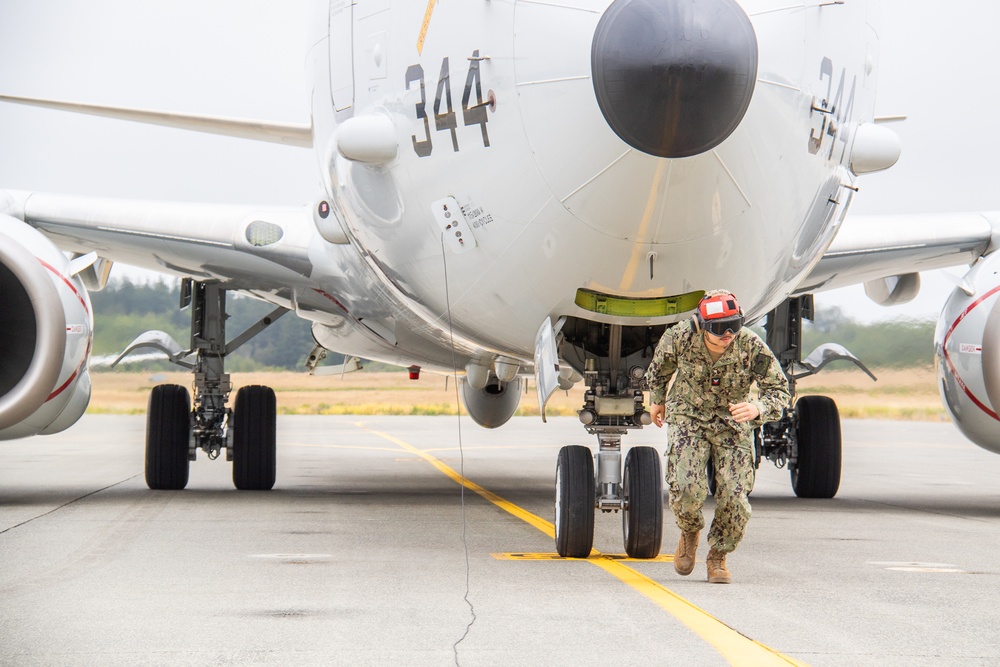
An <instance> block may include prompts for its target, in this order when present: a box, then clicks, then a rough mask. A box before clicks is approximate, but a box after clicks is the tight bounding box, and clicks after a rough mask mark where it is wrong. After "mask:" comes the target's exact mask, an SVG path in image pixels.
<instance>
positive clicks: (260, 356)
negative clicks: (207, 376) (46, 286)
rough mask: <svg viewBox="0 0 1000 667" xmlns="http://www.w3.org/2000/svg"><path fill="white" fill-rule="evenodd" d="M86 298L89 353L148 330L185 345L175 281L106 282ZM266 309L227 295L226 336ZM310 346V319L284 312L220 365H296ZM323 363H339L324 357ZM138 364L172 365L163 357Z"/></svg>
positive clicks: (114, 347)
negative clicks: (89, 309)
mask: <svg viewBox="0 0 1000 667" xmlns="http://www.w3.org/2000/svg"><path fill="white" fill-rule="evenodd" d="M90 299H91V302H92V303H93V306H94V357H104V356H107V355H117V354H118V353H120V352H121V351H122V350H124V349H125V347H126V346H127V345H128V344H129V343H131V342H132V341H133V340H135V337H136V336H138V335H139V334H141V333H144V332H146V331H150V330H152V329H159V330H160V331H165V332H166V333H168V334H170V335H171V336H172V337H173V338H174V340H176V341H177V342H178V343H179V344H180V346H181V347H182V348H184V349H187V348H188V347H190V344H191V309H190V307H188V308H185V309H184V310H181V309H180V281H177V280H173V279H164V280H161V281H159V282H146V283H142V282H139V283H136V282H131V281H129V280H112V281H111V282H109V283H108V285H107V287H105V288H104V289H103V290H101V291H100V292H92V293H91V294H90ZM272 310H274V306H273V305H271V304H269V303H264V302H263V301H259V300H257V299H252V298H249V297H242V296H239V295H234V294H227V295H226V311H227V312H228V314H229V319H228V320H227V321H226V337H227V339H228V340H232V339H233V338H235V337H236V336H237V335H239V334H240V333H242V332H243V331H244V330H245V329H246V328H247V327H249V326H250V325H252V324H254V323H256V322H257V321H258V320H260V319H261V318H262V317H264V316H265V315H267V314H268V313H269V312H271V311H272ZM313 345H314V342H313V338H312V333H311V331H310V323H309V322H307V321H305V320H303V319H300V318H298V317H295V315H293V314H291V313H289V314H286V315H285V316H284V317H281V318H279V319H278V320H277V321H275V322H274V323H273V324H272V325H271V326H269V327H268V328H267V329H265V330H264V331H262V332H261V333H259V334H258V335H256V336H254V337H253V338H252V339H250V340H249V341H248V342H246V343H244V344H243V346H241V347H240V348H238V349H237V350H236V351H234V352H233V354H232V355H231V356H229V357H227V358H226V368H227V370H229V371H233V372H248V371H259V370H285V369H301V368H303V367H304V364H305V360H306V357H307V356H308V355H309V352H310V350H312V347H313ZM324 363H326V364H330V363H334V364H336V363H340V361H339V359H338V358H337V357H335V356H334V355H330V357H329V358H328V359H327V360H326V361H325V362H324ZM142 367H143V368H144V369H156V370H161V369H167V368H174V367H172V366H171V365H170V364H169V362H165V361H164V362H151V363H144V364H143V366H142ZM96 368H99V366H98V367H96Z"/></svg>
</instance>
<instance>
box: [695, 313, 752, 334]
mask: <svg viewBox="0 0 1000 667" xmlns="http://www.w3.org/2000/svg"><path fill="white" fill-rule="evenodd" d="M702 326H704V328H705V330H706V331H708V333H710V334H712V335H713V336H724V335H725V334H726V333H733V334H734V333H736V332H737V331H739V330H740V329H741V328H743V318H740V317H727V318H725V319H718V320H705V322H704V324H703V325H702Z"/></svg>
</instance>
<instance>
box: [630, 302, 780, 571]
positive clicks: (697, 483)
mask: <svg viewBox="0 0 1000 667" xmlns="http://www.w3.org/2000/svg"><path fill="white" fill-rule="evenodd" d="M675 373H676V378H674V383H673V385H672V386H671V387H670V395H669V397H667V396H666V393H667V384H668V383H669V382H670V378H671V377H672V376H674V374H675ZM753 382H756V383H757V388H758V389H759V394H760V396H759V398H758V399H757V400H755V401H752V403H753V404H754V405H755V406H756V407H757V409H758V410H759V411H760V416H758V417H757V418H756V419H754V420H753V421H750V422H745V423H743V424H739V423H737V422H736V421H735V420H734V419H733V417H732V416H731V415H730V413H729V404H730V403H743V402H750V385H751V384H752V383H753ZM646 384H647V386H648V387H649V389H650V397H649V402H650V404H664V403H665V404H666V415H665V422H666V423H667V442H668V443H669V449H668V451H667V487H668V488H669V491H670V507H671V509H673V511H674V516H675V517H676V521H677V526H678V528H680V529H681V530H682V531H685V532H693V531H699V530H701V529H702V528H704V526H705V519H704V517H703V516H702V513H701V509H702V505H704V503H705V498H706V497H707V496H708V479H707V475H706V469H707V467H708V459H709V455H711V457H712V461H713V462H714V465H715V480H716V492H715V501H716V510H715V518H714V519H713V521H712V527H711V529H710V530H709V533H708V543H709V545H711V546H712V547H714V548H715V549H717V550H718V551H722V552H724V553H729V552H731V551H733V550H734V549H736V546H737V545H738V544H739V543H740V540H741V539H743V533H744V532H745V531H746V525H747V522H748V521H749V520H750V501H749V500H748V499H747V494H749V493H750V490H751V489H752V488H753V482H754V467H753V430H754V428H755V427H757V426H760V425H761V424H763V423H764V422H768V421H775V420H777V419H779V418H780V417H781V412H782V409H783V408H785V407H786V406H787V405H788V403H789V399H790V395H789V393H788V380H787V379H786V378H785V375H784V373H783V372H782V371H781V365H780V364H779V363H778V360H777V359H775V357H774V355H773V354H772V353H771V350H770V349H769V348H768V347H767V345H766V344H765V343H764V341H762V340H761V339H760V336H758V335H757V334H755V333H754V332H752V331H750V330H749V329H747V328H746V327H744V328H742V329H740V330H739V331H738V332H737V333H736V337H735V339H734V340H733V342H732V343H731V344H730V345H729V347H728V348H726V351H725V352H724V353H723V354H722V356H721V357H720V358H719V360H718V361H716V362H713V361H712V357H711V355H710V354H709V351H708V348H706V347H705V342H704V338H703V334H702V333H701V332H700V331H698V330H697V329H696V328H695V325H694V323H693V322H692V321H687V322H682V323H680V324H677V325H675V326H674V327H671V328H669V329H667V330H666V331H665V332H664V334H663V336H662V337H661V338H660V342H659V344H658V345H657V347H656V352H655V353H654V354H653V360H652V362H651V363H650V365H649V369H648V370H647V371H646ZM668 399H669V400H668Z"/></svg>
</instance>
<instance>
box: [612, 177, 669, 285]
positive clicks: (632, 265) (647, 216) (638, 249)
mask: <svg viewBox="0 0 1000 667" xmlns="http://www.w3.org/2000/svg"><path fill="white" fill-rule="evenodd" d="M665 163H667V160H660V161H659V164H657V165H656V173H654V174H653V185H652V186H651V187H650V189H649V199H647V200H646V210H645V211H643V214H642V222H641V223H639V231H637V232H636V233H635V242H634V243H633V244H632V257H631V258H630V259H629V261H628V266H626V267H625V273H624V274H623V275H622V282H621V284H620V285H619V286H618V287H619V289H620V290H622V291H629V290H631V289H632V288H633V287H634V285H635V274H636V272H637V271H638V270H639V260H640V259H642V256H643V252H642V251H643V250H645V246H646V232H647V231H648V230H649V223H650V222H651V221H652V219H653V211H654V210H655V209H656V201H657V197H656V191H657V189H658V188H659V185H660V179H662V178H663V165H664V164H665Z"/></svg>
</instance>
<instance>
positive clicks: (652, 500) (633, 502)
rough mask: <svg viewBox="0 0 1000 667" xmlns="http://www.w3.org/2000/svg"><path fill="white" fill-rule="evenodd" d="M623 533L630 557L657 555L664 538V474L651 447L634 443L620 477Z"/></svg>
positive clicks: (657, 456)
mask: <svg viewBox="0 0 1000 667" xmlns="http://www.w3.org/2000/svg"><path fill="white" fill-rule="evenodd" d="M622 494H623V496H624V498H625V510H624V511H623V512H622V534H623V537H624V539H625V553H626V554H628V555H629V557H630V558H656V557H657V556H658V555H660V544H661V543H662V541H663V476H662V475H661V474H660V455H659V452H657V451H656V449H655V448H653V447H633V448H632V449H630V450H629V452H628V454H627V455H626V456H625V472H624V475H623V477H622Z"/></svg>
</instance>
